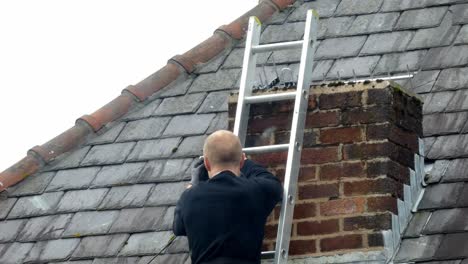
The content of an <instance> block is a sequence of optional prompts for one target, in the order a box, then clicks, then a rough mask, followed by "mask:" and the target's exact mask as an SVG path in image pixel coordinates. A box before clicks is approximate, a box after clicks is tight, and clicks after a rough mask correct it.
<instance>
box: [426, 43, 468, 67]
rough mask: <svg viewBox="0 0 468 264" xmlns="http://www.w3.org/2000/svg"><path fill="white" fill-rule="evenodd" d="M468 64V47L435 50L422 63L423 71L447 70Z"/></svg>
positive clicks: (431, 50)
mask: <svg viewBox="0 0 468 264" xmlns="http://www.w3.org/2000/svg"><path fill="white" fill-rule="evenodd" d="M466 64H468V45H464V46H449V47H440V48H433V49H430V50H429V51H428V52H427V56H426V59H425V60H424V62H423V63H422V68H423V70H432V69H446V68H450V67H456V66H465V65H466Z"/></svg>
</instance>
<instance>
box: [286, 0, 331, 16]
mask: <svg viewBox="0 0 468 264" xmlns="http://www.w3.org/2000/svg"><path fill="white" fill-rule="evenodd" d="M339 3H340V0H317V1H312V2H308V3H304V4H302V5H301V6H300V7H298V8H296V10H294V12H293V13H292V14H291V15H290V16H289V17H288V21H305V19H306V13H307V10H309V9H315V10H317V12H318V13H319V15H320V18H324V17H330V16H332V15H333V13H335V10H336V8H337V7H338V4H339Z"/></svg>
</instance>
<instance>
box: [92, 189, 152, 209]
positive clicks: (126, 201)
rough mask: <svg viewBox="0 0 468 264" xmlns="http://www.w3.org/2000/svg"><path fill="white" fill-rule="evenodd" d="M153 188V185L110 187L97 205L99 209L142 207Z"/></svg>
mask: <svg viewBox="0 0 468 264" xmlns="http://www.w3.org/2000/svg"><path fill="white" fill-rule="evenodd" d="M153 187H154V185H153V184H136V185H132V186H118V187H112V188H111V189H110V191H109V192H108V193H107V195H106V197H104V200H103V201H102V203H101V204H100V205H99V209H105V210H106V209H122V208H126V207H140V206H143V205H144V204H145V202H146V199H147V198H148V195H149V193H150V191H151V189H152V188H153Z"/></svg>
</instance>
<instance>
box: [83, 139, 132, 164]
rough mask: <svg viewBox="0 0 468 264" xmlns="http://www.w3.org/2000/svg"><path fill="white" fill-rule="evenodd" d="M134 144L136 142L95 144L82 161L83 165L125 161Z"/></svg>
mask: <svg viewBox="0 0 468 264" xmlns="http://www.w3.org/2000/svg"><path fill="white" fill-rule="evenodd" d="M134 146H135V143H134V142H127V143H116V144H108V145H97V146H93V147H92V148H91V150H90V151H89V153H88V155H86V157H85V158H84V160H83V161H82V162H81V165H84V166H94V165H106V164H118V163H123V162H124V161H125V159H126V158H127V156H128V154H129V153H130V151H132V149H133V147H134Z"/></svg>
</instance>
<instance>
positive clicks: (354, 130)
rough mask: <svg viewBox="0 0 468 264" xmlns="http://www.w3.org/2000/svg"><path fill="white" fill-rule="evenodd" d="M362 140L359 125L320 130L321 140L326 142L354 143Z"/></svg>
mask: <svg viewBox="0 0 468 264" xmlns="http://www.w3.org/2000/svg"><path fill="white" fill-rule="evenodd" d="M361 141H362V132H361V128H359V127H340V128H330V129H322V130H320V142H321V143H324V144H336V143H353V142H361Z"/></svg>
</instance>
